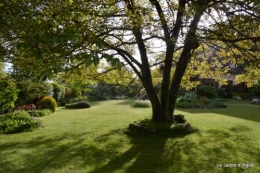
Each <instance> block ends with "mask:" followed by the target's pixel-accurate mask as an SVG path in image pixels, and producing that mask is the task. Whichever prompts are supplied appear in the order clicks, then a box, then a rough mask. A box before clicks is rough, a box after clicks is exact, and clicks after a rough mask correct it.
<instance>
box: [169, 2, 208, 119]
mask: <svg viewBox="0 0 260 173" xmlns="http://www.w3.org/2000/svg"><path fill="white" fill-rule="evenodd" d="M204 5H205V4H204ZM203 10H205V8H204V7H203V6H202V7H201V8H200V9H199V10H198V11H197V12H196V14H195V15H194V18H193V20H192V22H191V24H190V30H189V31H188V34H187V36H186V38H185V44H184V48H183V51H182V53H181V56H180V59H179V61H178V64H177V66H176V70H175V73H174V76H173V79H172V83H171V88H170V94H169V97H170V98H169V105H170V106H169V112H170V114H171V115H173V116H174V108H175V104H176V100H177V97H178V91H179V88H180V84H181V80H182V77H183V76H184V73H185V70H186V68H187V66H188V63H189V62H190V59H191V56H192V53H193V50H195V49H196V48H197V47H198V46H199V43H198V40H197V36H196V31H197V27H198V23H199V21H200V18H201V16H202V14H203Z"/></svg>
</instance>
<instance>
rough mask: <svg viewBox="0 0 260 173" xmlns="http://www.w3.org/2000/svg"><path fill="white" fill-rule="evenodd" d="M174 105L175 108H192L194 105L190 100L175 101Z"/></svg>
mask: <svg viewBox="0 0 260 173" xmlns="http://www.w3.org/2000/svg"><path fill="white" fill-rule="evenodd" d="M175 107H176V108H193V107H194V105H193V104H192V103H190V102H186V101H185V102H180V103H177V104H176V106H175Z"/></svg>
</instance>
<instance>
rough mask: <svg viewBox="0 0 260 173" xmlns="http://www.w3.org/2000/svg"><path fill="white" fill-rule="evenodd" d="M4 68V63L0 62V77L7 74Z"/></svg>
mask: <svg viewBox="0 0 260 173" xmlns="http://www.w3.org/2000/svg"><path fill="white" fill-rule="evenodd" d="M4 69H5V64H4V63H2V62H0V78H3V77H6V76H7V74H6V72H5V71H4Z"/></svg>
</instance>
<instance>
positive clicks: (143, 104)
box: [132, 100, 151, 108]
mask: <svg viewBox="0 0 260 173" xmlns="http://www.w3.org/2000/svg"><path fill="white" fill-rule="evenodd" d="M132 107H134V108H149V107H151V102H150V101H149V100H135V101H134V103H133V104H132Z"/></svg>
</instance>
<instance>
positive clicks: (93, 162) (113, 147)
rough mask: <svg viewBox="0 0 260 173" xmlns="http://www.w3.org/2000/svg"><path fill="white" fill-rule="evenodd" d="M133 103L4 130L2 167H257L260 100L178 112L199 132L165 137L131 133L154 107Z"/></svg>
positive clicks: (40, 172)
mask: <svg viewBox="0 0 260 173" xmlns="http://www.w3.org/2000/svg"><path fill="white" fill-rule="evenodd" d="M132 102H133V100H112V101H103V102H95V103H93V105H92V107H91V108H89V109H64V108H59V109H58V110H57V111H56V112H55V113H54V114H52V115H49V116H45V117H42V124H43V127H41V128H39V129H36V130H34V131H33V132H26V133H19V134H11V135H4V134H0V172H1V173H2V172H3V173H18V172H19V173H23V172H24V173H45V172H46V173H57V172H59V173H62V172H64V173H65V172H66V173H73V172H75V173H81V172H82V173H86V172H87V173H114V172H122V173H125V172H126V173H127V172H129V173H131V172H133V173H137V172H138V173H139V172H140V173H146V172H147V173H185V172H187V173H219V172H230V173H231V172H232V173H236V172H237V173H240V172H247V173H249V172H251V173H257V172H260V106H259V105H251V104H249V103H247V102H241V101H236V102H235V101H232V102H226V104H227V105H228V108H226V109H213V110H206V109H178V110H177V111H176V112H175V113H176V114H184V115H185V118H186V119H187V120H188V122H190V123H191V124H192V125H193V126H195V127H197V128H198V129H199V131H198V132H196V133H193V134H189V135H176V136H174V135H173V136H168V137H167V136H159V135H154V134H133V133H126V131H127V127H128V125H129V123H133V122H134V121H138V120H141V119H145V118H150V117H151V108H133V107H131V106H130V105H131V103H132ZM225 164H233V165H228V166H229V167H225V166H227V165H225ZM234 164H235V165H234ZM239 164H240V165H239ZM230 166H233V168H231V167H230Z"/></svg>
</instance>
